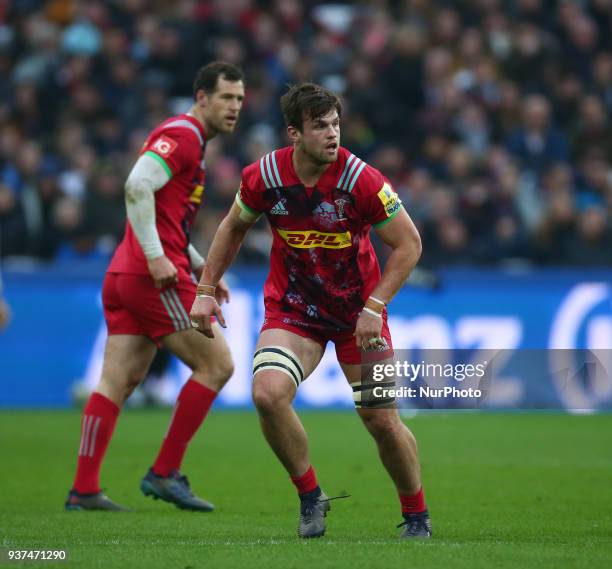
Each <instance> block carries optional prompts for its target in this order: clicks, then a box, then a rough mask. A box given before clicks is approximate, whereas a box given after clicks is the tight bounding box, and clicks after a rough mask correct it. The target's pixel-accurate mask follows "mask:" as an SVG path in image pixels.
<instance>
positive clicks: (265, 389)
mask: <svg viewBox="0 0 612 569" xmlns="http://www.w3.org/2000/svg"><path fill="white" fill-rule="evenodd" d="M292 390H293V388H292V386H291V384H289V382H288V381H287V380H286V379H285V378H283V377H269V376H268V377H266V376H263V377H259V378H258V377H257V376H256V378H255V381H254V382H253V403H254V404H255V407H257V410H258V411H259V412H260V413H262V414H270V413H274V411H276V410H278V409H281V408H283V407H284V406H286V405H289V404H290V403H291V399H292Z"/></svg>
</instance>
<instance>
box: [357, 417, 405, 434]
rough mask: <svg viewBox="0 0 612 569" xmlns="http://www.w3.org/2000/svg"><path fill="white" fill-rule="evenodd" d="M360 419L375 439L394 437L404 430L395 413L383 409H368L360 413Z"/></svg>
mask: <svg viewBox="0 0 612 569" xmlns="http://www.w3.org/2000/svg"><path fill="white" fill-rule="evenodd" d="M361 420H362V421H363V424H364V425H365V426H366V428H367V429H368V431H369V432H370V434H371V435H372V436H373V437H374V438H375V439H383V438H384V439H386V438H394V437H396V436H397V435H398V434H399V433H400V432H402V431H404V430H405V426H404V424H403V423H402V421H401V420H400V418H399V417H398V416H397V413H395V412H393V413H389V412H386V411H383V410H370V411H369V412H366V413H363V412H362V413H361Z"/></svg>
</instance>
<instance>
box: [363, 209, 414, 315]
mask: <svg viewBox="0 0 612 569" xmlns="http://www.w3.org/2000/svg"><path fill="white" fill-rule="evenodd" d="M374 230H375V231H376V234H377V235H378V236H379V237H380V238H381V239H382V240H383V242H384V243H385V244H387V245H388V246H389V247H391V255H390V256H389V258H388V259H387V264H386V265H385V271H384V273H383V275H382V278H381V279H380V282H379V283H378V285H377V286H376V288H375V289H374V291H373V292H372V296H374V297H375V298H378V299H380V300H382V301H383V302H384V303H385V304H389V302H391V300H392V299H393V297H394V296H395V295H396V294H397V293H398V291H399V289H400V288H401V287H402V286H403V285H404V283H405V282H406V280H407V279H408V276H409V275H410V271H412V269H414V267H415V266H416V264H417V262H418V260H419V258H420V257H421V250H422V246H421V237H420V235H419V232H418V230H417V228H416V226H415V225H414V223H413V221H412V219H410V216H409V215H408V212H407V211H406V210H405V209H404V208H403V207H401V208H400V210H399V211H398V212H397V215H396V216H395V217H394V218H393V219H391V220H390V221H389V222H388V223H384V224H381V226H379V227H374Z"/></svg>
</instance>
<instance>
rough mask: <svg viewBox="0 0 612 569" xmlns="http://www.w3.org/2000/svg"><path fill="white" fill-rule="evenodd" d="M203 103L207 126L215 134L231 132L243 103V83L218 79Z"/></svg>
mask: <svg viewBox="0 0 612 569" xmlns="http://www.w3.org/2000/svg"><path fill="white" fill-rule="evenodd" d="M205 101H206V105H205V107H204V111H203V114H204V120H205V121H206V123H207V124H208V126H209V127H210V128H211V129H213V130H214V131H216V132H223V133H230V132H233V130H234V128H236V123H237V122H238V116H239V115H240V109H242V103H243V101H244V83H243V82H242V81H227V80H225V79H223V77H219V79H217V88H216V89H215V90H214V91H213V93H212V94H210V95H206V97H205Z"/></svg>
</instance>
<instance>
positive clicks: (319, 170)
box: [291, 146, 331, 188]
mask: <svg viewBox="0 0 612 569" xmlns="http://www.w3.org/2000/svg"><path fill="white" fill-rule="evenodd" d="M294 148H295V149H294V151H293V156H292V157H291V162H292V163H293V169H294V170H295V173H296V174H297V177H298V178H299V180H300V182H302V184H304V185H305V186H306V187H307V188H311V187H313V186H315V185H316V183H317V182H318V181H319V179H320V178H321V176H322V175H323V174H324V173H325V170H327V169H328V168H329V167H330V166H331V164H321V163H320V162H315V161H314V160H313V159H312V158H311V157H310V156H308V155H307V154H305V153H304V152H303V151H302V150H301V149H300V148H299V147H297V146H296V147H294Z"/></svg>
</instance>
